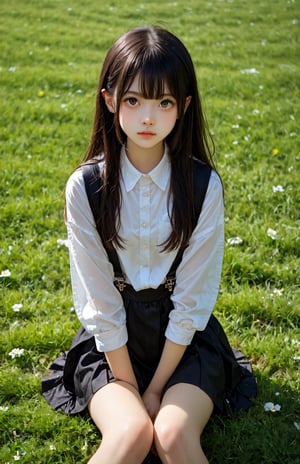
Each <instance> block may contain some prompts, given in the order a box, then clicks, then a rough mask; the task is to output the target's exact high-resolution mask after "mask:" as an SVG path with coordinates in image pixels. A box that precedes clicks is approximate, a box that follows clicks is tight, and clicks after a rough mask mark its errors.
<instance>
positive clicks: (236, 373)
mask: <svg viewBox="0 0 300 464" xmlns="http://www.w3.org/2000/svg"><path fill="white" fill-rule="evenodd" d="M121 294H122V297H123V301H124V305H125V309H126V321H127V322H126V324H127V330H128V345H127V346H128V351H129V355H130V358H131V361H132V365H133V369H134V372H135V375H136V378H137V382H138V386H139V389H140V393H141V394H142V393H143V392H144V391H145V389H146V388H147V386H148V385H149V383H150V381H151V379H152V376H153V374H154V372H155V369H156V367H157V365H158V362H159V359H160V356H161V352H162V349H163V346H164V342H165V330H166V327H167V324H168V321H169V313H170V311H171V310H172V309H173V305H172V301H171V299H170V292H169V291H168V290H167V289H165V287H164V286H160V287H159V288H158V289H155V290H154V289H147V290H142V291H140V292H136V291H135V290H134V289H133V288H132V287H131V286H129V285H127V286H126V287H125V289H124V291H123V292H122V293H121ZM50 370H51V374H50V376H49V377H47V378H45V379H43V380H42V393H43V396H44V397H45V399H46V400H47V401H48V403H49V404H50V405H51V406H52V407H53V408H54V409H56V410H60V411H64V412H65V413H67V414H78V413H82V412H84V411H85V410H86V408H87V405H88V403H89V401H90V400H91V398H92V396H93V395H94V394H95V393H96V391H97V390H99V389H100V388H102V387H103V386H104V385H106V384H107V383H109V382H113V381H114V380H115V379H114V376H113V374H112V372H111V371H110V369H109V366H108V364H107V362H106V360H105V355H104V353H100V352H98V351H97V349H96V346H95V341H94V337H93V335H91V334H88V333H87V332H86V331H85V329H84V328H83V327H81V328H80V329H79V331H78V332H77V334H76V336H75V338H74V340H73V343H72V346H71V348H70V350H69V351H68V352H65V353H62V355H61V356H60V357H59V358H58V359H56V360H55V361H54V362H53V364H52V365H51V367H50ZM181 382H185V383H189V384H193V385H196V386H198V387H199V388H201V389H202V390H203V391H205V392H206V393H207V394H208V395H209V397H210V398H211V399H212V401H213V403H214V405H215V410H216V411H217V412H219V413H224V414H226V415H235V414H236V413H237V412H238V411H240V410H247V409H248V408H249V407H250V405H251V398H253V397H255V396H256V381H255V377H254V375H253V373H252V369H251V366H250V363H249V362H247V361H246V360H245V358H244V356H243V355H242V353H240V352H239V351H236V350H232V348H231V347H230V345H229V342H228V340H227V337H226V335H225V333H224V330H223V328H222V326H221V325H220V323H219V322H218V320H217V319H216V318H215V317H214V316H213V315H212V316H211V317H210V320H209V322H208V325H207V327H206V329H205V330H204V331H201V332H200V331H197V332H196V333H195V335H194V337H193V340H192V343H191V344H190V345H189V346H188V347H187V349H186V351H185V354H184V356H183V358H182V359H181V361H180V363H179V365H178V366H177V368H176V370H175V372H174V373H173V375H172V376H171V377H170V379H169V380H168V382H167V384H166V386H165V391H166V390H167V389H168V388H170V387H171V386H172V385H175V384H177V383H181Z"/></svg>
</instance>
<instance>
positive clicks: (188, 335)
mask: <svg viewBox="0 0 300 464" xmlns="http://www.w3.org/2000/svg"><path fill="white" fill-rule="evenodd" d="M195 332H196V329H194V328H188V327H183V326H182V325H180V324H177V323H175V322H173V321H169V324H168V326H167V330H166V332H165V336H166V338H167V339H168V340H171V342H173V343H177V344H178V345H184V346H187V345H189V344H190V343H191V341H192V339H193V336H194V335H195Z"/></svg>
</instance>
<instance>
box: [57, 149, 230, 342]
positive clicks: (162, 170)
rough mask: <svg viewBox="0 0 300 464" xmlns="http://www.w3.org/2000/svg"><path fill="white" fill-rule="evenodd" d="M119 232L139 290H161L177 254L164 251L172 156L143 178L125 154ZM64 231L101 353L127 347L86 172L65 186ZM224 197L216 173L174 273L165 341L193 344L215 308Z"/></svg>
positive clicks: (77, 296) (81, 304)
mask: <svg viewBox="0 0 300 464" xmlns="http://www.w3.org/2000/svg"><path fill="white" fill-rule="evenodd" d="M120 167H121V195H122V204H121V228H120V236H121V237H122V238H123V239H125V248H124V249H121V250H118V256H119V259H120V263H121V267H122V270H123V273H124V276H125V278H126V281H127V282H129V283H130V284H131V285H132V286H133V287H134V288H135V290H137V291H138V290H142V289H145V288H151V287H152V288H156V287H158V286H159V285H160V284H161V283H162V282H163V281H164V279H165V277H166V275H167V273H168V271H169V269H170V267H171V264H172V262H173V260H174V258H175V256H176V251H172V252H167V253H166V252H164V253H162V252H160V250H161V247H159V245H160V244H161V243H162V242H164V240H165V239H166V238H167V237H168V236H169V233H170V230H171V229H170V221H169V216H168V210H167V198H168V190H169V185H170V173H171V170H170V161H169V156H168V153H167V151H166V152H165V153H164V156H163V158H162V160H161V161H160V163H159V164H158V165H157V166H156V167H155V168H154V169H153V170H152V171H151V172H150V173H148V174H142V173H141V172H139V171H138V170H137V169H136V168H135V167H134V166H133V165H132V164H131V163H130V161H129V160H128V158H127V156H126V154H125V150H124V149H122V152H121V164H120ZM66 209H67V228H68V240H69V251H70V269H71V281H72V289H73V299H74V306H75V310H76V312H77V315H78V318H79V320H80V321H81V323H82V325H83V326H84V327H85V328H86V330H87V331H88V332H90V333H92V334H94V336H95V341H96V346H97V349H98V350H99V351H111V350H114V349H117V348H120V347H121V346H123V345H124V344H126V342H127V329H126V314H125V309H124V306H123V301H122V297H121V295H120V293H119V291H118V290H117V289H116V287H115V285H114V284H113V280H114V273H113V268H112V265H111V263H110V262H109V261H108V258H107V254H106V251H105V249H104V247H103V245H102V243H101V240H100V237H99V234H98V232H97V229H96V227H95V222H94V218H93V214H92V212H91V209H90V206H89V202H88V199H87V195H86V191H85V186H84V180H83V176H82V172H81V170H80V169H79V170H77V171H75V172H74V173H73V174H72V175H71V177H70V178H69V180H68V183H67V188H66ZM223 248H224V213H223V191H222V185H221V181H220V179H219V177H218V175H217V174H216V173H215V172H214V171H213V172H212V175H211V178H210V181H209V185H208V190H207V194H206V197H205V201H204V204H203V208H202V212H201V215H200V218H199V220H198V224H197V226H196V228H195V230H194V232H193V234H192V237H191V239H190V243H189V246H188V247H187V248H186V250H185V251H184V254H183V258H182V262H181V263H180V265H179V267H178V269H177V273H176V285H175V288H174V292H173V295H172V297H171V299H172V301H173V304H174V309H173V310H172V311H171V313H170V319H169V324H168V327H167V330H166V334H165V335H166V337H167V338H168V339H170V340H171V341H173V342H174V343H178V344H181V345H188V344H189V343H190V342H191V340H192V338H193V335H194V333H195V331H196V330H204V329H205V327H206V324H207V322H208V319H209V317H210V315H211V312H212V310H213V307H214V305H215V302H216V298H217V294H218V290H219V285H220V276H221V268H222V260H223Z"/></svg>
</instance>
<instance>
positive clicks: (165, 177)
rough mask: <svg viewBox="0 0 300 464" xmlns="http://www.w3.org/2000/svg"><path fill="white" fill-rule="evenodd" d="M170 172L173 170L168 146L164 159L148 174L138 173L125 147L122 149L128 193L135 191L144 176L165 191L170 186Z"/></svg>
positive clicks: (124, 178)
mask: <svg viewBox="0 0 300 464" xmlns="http://www.w3.org/2000/svg"><path fill="white" fill-rule="evenodd" d="M170 172H171V168H170V161H169V150H168V147H167V146H166V145H165V151H164V154H163V157H162V159H161V160H160V162H159V163H158V165H157V166H155V168H154V169H152V171H150V172H148V173H147V174H143V173H142V172H140V171H138V170H137V169H136V168H135V167H134V166H133V164H132V163H131V162H130V161H129V159H128V157H127V155H126V151H125V146H123V147H122V149H121V173H122V178H123V181H124V185H125V189H126V191H127V192H129V191H130V190H132V189H134V187H135V186H136V184H137V183H138V181H139V180H140V178H141V177H143V176H147V177H150V179H151V180H152V182H154V183H155V184H156V185H157V186H158V187H159V188H160V189H161V190H163V191H164V190H166V188H167V185H168V181H169V178H170Z"/></svg>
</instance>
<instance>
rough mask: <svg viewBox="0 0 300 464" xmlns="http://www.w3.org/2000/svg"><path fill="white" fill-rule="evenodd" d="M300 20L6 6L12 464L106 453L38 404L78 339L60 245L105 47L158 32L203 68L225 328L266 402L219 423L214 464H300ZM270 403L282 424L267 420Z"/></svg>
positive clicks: (280, 4) (0, 393)
mask: <svg viewBox="0 0 300 464" xmlns="http://www.w3.org/2000/svg"><path fill="white" fill-rule="evenodd" d="M299 13H300V10H299V4H297V1H296V0H289V1H288V0H273V1H272V2H269V1H267V0H261V1H258V0H253V1H252V2H244V1H242V0H227V1H226V0H216V1H204V0H198V1H196V0H190V1H189V2H186V1H182V0H178V1H176V2H155V1H151V0H149V1H148V2H145V3H140V2H135V1H132V0H128V1H127V2H123V1H119V0H115V1H108V2H104V1H97V0H86V1H85V2H81V1H79V0H73V1H72V2H66V1H65V0H60V1H59V0H48V1H47V2H46V1H45V0H39V1H37V0H30V1H25V0H18V1H16V0H10V1H7V0H3V1H2V2H1V5H0V28H1V38H2V40H1V56H0V60H1V62H0V66H1V68H0V81H1V82H0V84H1V85H0V98H1V100H0V101H1V110H0V119H1V158H0V163H1V164H0V166H1V178H0V192H1V203H0V211H1V213H0V214H1V216H0V217H1V228H0V239H1V241H0V273H1V272H2V271H4V270H6V269H8V270H10V272H11V275H10V277H2V278H0V316H1V317H0V328H1V331H0V341H1V343H0V362H1V370H0V406H1V408H0V447H1V448H0V462H1V463H2V462H3V463H13V462H14V461H15V459H16V458H14V456H16V457H17V458H18V457H19V458H20V461H21V462H22V463H28V464H29V463H30V464H31V463H33V462H35V463H39V464H71V463H76V464H79V463H82V464H83V463H85V462H87V460H88V457H89V456H90V455H91V454H92V451H93V449H94V448H95V447H96V446H97V444H98V442H99V436H98V433H97V430H96V429H95V427H94V426H93V424H92V422H91V421H90V420H89V419H88V418H86V417H73V418H70V417H67V416H64V415H62V414H57V413H55V412H53V411H52V410H51V409H50V408H49V407H48V405H47V404H46V403H45V402H44V400H43V399H42V398H41V394H40V379H41V377H42V376H45V375H46V373H47V368H48V367H49V365H50V362H51V360H52V359H53V358H54V357H55V356H56V355H58V354H59V353H60V352H61V351H62V350H65V349H67V348H68V347H69V345H70V342H71V340H72V337H73V335H74V333H75V331H76V329H77V327H78V326H79V323H78V321H77V318H76V315H75V314H74V312H73V311H72V310H71V308H72V305H73V303H72V295H71V291H70V279H69V268H68V255H67V250H66V249H65V248H64V247H58V245H57V240H58V239H64V238H66V231H65V226H64V223H63V203H64V200H63V189H64V185H65V182H66V180H67V178H68V176H69V175H70V173H71V172H72V170H73V168H74V167H75V166H76V165H77V164H78V162H79V161H80V160H81V159H82V157H83V154H84V152H85V150H86V147H87V143H88V140H89V135H90V132H91V124H92V119H93V110H94V99H95V92H96V86H97V80H98V74H99V70H100V66H101V62H102V59H103V57H104V54H105V52H106V50H107V48H108V47H109V46H110V45H111V43H112V42H113V40H114V39H115V38H116V37H117V36H119V35H120V34H121V33H122V32H124V31H125V30H127V29H129V28H131V27H135V26H137V25H142V24H150V23H151V24H160V25H162V26H166V27H167V28H169V29H171V30H172V31H173V32H174V33H175V34H177V35H178V36H179V37H181V38H182V40H183V41H184V42H185V43H186V45H187V47H188V48H189V50H190V51H191V54H192V56H193V58H194V62H195V66H196V69H197V74H198V77H199V85H200V89H201V92H202V98H203V102H204V106H205V109H206V113H207V118H208V121H209V125H210V128H211V131H212V133H213V135H214V140H215V144H216V155H217V161H218V169H219V171H220V173H221V175H222V177H223V181H224V186H225V198H226V240H228V239H230V238H234V237H240V238H241V240H242V243H240V244H235V245H230V244H229V243H227V244H226V249H225V260H224V270H223V280H222V286H221V291H220V296H219V299H218V303H217V306H216V309H215V314H216V315H217V316H218V317H219V319H220V320H221V322H222V324H223V325H224V327H225V328H226V331H227V333H228V336H229V338H230V341H231V343H232V344H233V345H234V346H236V347H239V348H240V349H241V350H242V351H243V352H245V353H246V354H247V356H248V357H249V358H251V360H252V362H253V368H254V370H255V373H256V376H257V380H258V388H259V395H258V397H257V398H256V400H255V402H254V405H253V407H252V408H251V409H250V411H249V412H248V413H247V414H242V415H240V416H239V417H238V418H237V419H235V420H230V419H227V418H224V417H219V416H215V417H214V418H213V419H212V420H211V422H210V423H209V425H208V427H207V430H206V432H205V434H204V437H203V446H204V447H205V450H206V452H207V455H208V457H209V459H210V463H211V464H226V463H227V464H250V463H253V462H257V463H259V464H299V463H300V445H299V443H300V431H299V430H297V428H296V426H295V423H296V424H298V425H299V424H300V404H299V393H300V388H299V356H300V330H299V316H300V310H299V306H300V304H299V303H300V298H299V248H300V246H299V245H300V243H299V242H300V240H299V230H300V226H299V204H300V194H299V81H300V79H299V78H300V76H299V21H300V17H299V16H300V14H299ZM249 70H250V71H249ZM278 185H280V186H282V188H283V191H275V192H274V191H273V187H276V186H278ZM275 190H276V189H275ZM279 190H280V189H279ZM269 228H271V229H273V230H275V231H276V239H275V240H273V239H272V238H271V237H269V236H268V235H267V230H268V229H269ZM18 303H22V305H23V306H22V308H20V310H19V312H16V311H14V310H13V308H12V307H13V305H15V304H18ZM14 348H23V349H24V354H23V356H20V357H16V358H14V359H12V358H11V357H10V356H9V353H10V352H11V350H13V349H14ZM268 401H272V402H274V403H279V404H280V405H281V411H280V412H277V413H271V412H269V413H267V412H265V411H264V404H265V403H266V402H268Z"/></svg>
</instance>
